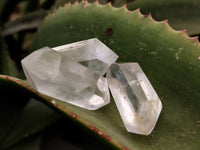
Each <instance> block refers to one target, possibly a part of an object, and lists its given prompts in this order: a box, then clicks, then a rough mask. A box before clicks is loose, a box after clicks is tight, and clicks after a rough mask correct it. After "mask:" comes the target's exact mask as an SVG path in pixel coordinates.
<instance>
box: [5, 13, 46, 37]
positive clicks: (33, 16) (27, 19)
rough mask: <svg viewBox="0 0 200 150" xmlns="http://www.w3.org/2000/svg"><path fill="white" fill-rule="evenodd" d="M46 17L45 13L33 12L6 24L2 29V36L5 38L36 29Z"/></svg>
mask: <svg viewBox="0 0 200 150" xmlns="http://www.w3.org/2000/svg"><path fill="white" fill-rule="evenodd" d="M46 15H47V12H46V11H39V12H33V13H30V14H27V15H24V16H23V17H21V18H19V19H17V20H14V21H11V22H8V23H6V24H5V26H4V28H3V29H2V35H3V36H7V35H11V34H14V33H17V32H20V31H23V30H31V29H36V28H38V26H39V25H40V24H41V23H42V22H43V20H44V18H45V17H46Z"/></svg>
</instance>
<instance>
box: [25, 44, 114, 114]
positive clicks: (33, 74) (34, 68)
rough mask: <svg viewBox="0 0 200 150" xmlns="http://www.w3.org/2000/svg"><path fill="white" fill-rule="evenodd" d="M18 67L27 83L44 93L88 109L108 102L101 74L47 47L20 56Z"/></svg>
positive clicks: (105, 82) (107, 93)
mask: <svg viewBox="0 0 200 150" xmlns="http://www.w3.org/2000/svg"><path fill="white" fill-rule="evenodd" d="M22 67H23V69H24V72H25V75H26V77H27V80H28V81H29V82H30V84H31V85H32V86H33V87H34V88H35V89H36V90H37V91H39V92H40V93H43V94H45V95H48V96H51V97H53V98H56V99H59V100H62V101H65V102H68V103H71V104H74V105H76V106H79V107H83V108H85V109H89V110H95V109H98V108H100V107H102V106H104V105H106V104H108V103H109V102H110V95H109V90H108V83H107V80H106V79H105V78H104V77H101V76H99V75H98V74H96V73H94V72H92V71H91V70H89V69H88V68H87V67H85V66H83V65H81V64H79V63H78V62H76V61H72V60H71V59H69V58H68V57H66V56H64V55H62V54H60V53H58V52H56V51H54V50H52V49H51V48H49V47H44V48H42V49H39V50H37V51H35V52H33V53H31V54H30V55H29V56H27V57H26V58H24V59H23V60H22Z"/></svg>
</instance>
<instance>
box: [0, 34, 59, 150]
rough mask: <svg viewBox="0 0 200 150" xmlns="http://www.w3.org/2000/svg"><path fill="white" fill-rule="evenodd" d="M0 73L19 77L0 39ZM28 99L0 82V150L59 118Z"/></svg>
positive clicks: (44, 107) (46, 108) (49, 110)
mask: <svg viewBox="0 0 200 150" xmlns="http://www.w3.org/2000/svg"><path fill="white" fill-rule="evenodd" d="M0 73H1V74H8V75H12V76H17V77H18V76H19V73H18V71H17V69H16V66H15V65H14V62H12V60H11V59H10V58H9V55H8V51H7V48H6V45H5V43H4V40H3V38H2V37H1V36H0ZM29 98H30V97H29V96H27V95H24V94H21V93H20V94H19V93H18V92H16V90H14V89H12V88H9V87H8V86H7V85H6V84H3V83H2V82H0V102H1V105H0V149H1V150H3V149H5V148H7V147H10V146H11V145H13V144H15V143H16V142H18V141H20V140H22V139H23V138H25V137H26V136H28V135H31V134H34V133H36V132H38V131H40V130H42V129H43V128H45V127H46V126H48V125H49V124H51V123H52V122H54V121H56V120H57V119H58V118H59V117H58V115H57V114H55V113H54V112H53V111H52V110H51V109H49V108H48V107H46V106H45V105H44V104H41V103H38V102H37V101H35V100H34V101H33V100H32V101H30V102H29V101H28V100H29Z"/></svg>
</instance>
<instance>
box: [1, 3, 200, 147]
mask: <svg viewBox="0 0 200 150" xmlns="http://www.w3.org/2000/svg"><path fill="white" fill-rule="evenodd" d="M83 20H84V22H83ZM93 37H97V38H99V39H100V40H101V41H103V42H104V43H105V44H106V45H108V46H109V47H110V48H111V49H112V50H114V51H115V52H116V53H117V54H118V55H119V56H120V57H119V60H118V61H121V62H122V61H123V62H138V63H139V64H140V65H141V67H142V68H143V70H144V72H145V74H146V75H147V77H148V78H149V80H150V81H151V83H152V85H153V87H154V88H155V90H156V91H157V93H158V95H159V97H160V99H161V101H162V103H163V111H162V113H161V116H160V118H159V120H158V123H157V125H156V128H155V130H154V131H153V132H152V134H151V135H149V136H141V135H136V134H131V133H128V132H127V131H126V129H125V127H124V125H123V123H122V121H121V118H120V116H119V113H118V110H117V109H116V106H115V104H114V102H113V100H111V103H110V104H109V105H107V106H105V107H103V108H101V109H99V110H97V111H88V110H85V109H81V108H78V107H76V106H73V105H70V104H68V103H64V102H61V101H59V100H56V99H51V98H49V97H47V96H44V95H42V94H39V93H38V92H36V91H35V90H34V89H32V88H31V87H30V86H29V84H28V83H27V82H26V81H23V80H19V79H16V78H12V77H8V76H1V78H0V83H5V84H7V85H10V86H11V87H12V88H14V89H16V90H19V91H21V92H23V93H27V94H29V95H30V96H32V97H34V98H35V99H38V100H40V101H42V102H44V103H46V104H47V105H49V106H50V107H52V108H53V109H55V110H57V111H60V112H62V113H63V114H65V115H66V116H69V117H71V118H73V120H75V121H77V123H79V124H81V125H83V126H85V127H86V128H87V129H90V130H92V131H93V132H94V133H96V134H97V135H99V136H100V137H102V138H103V139H105V141H107V142H108V143H111V144H113V146H115V147H116V148H119V149H124V150H125V149H134V150H137V149H140V150H141V149H145V150H146V149H147V150H155V149H164V150H165V149H169V147H170V149H177V150H178V149H185V150H187V149H188V150H190V149H199V148H200V141H199V139H200V132H199V122H200V119H199V114H200V101H199V98H200V93H199V85H200V79H199V75H200V65H199V63H200V60H199V59H200V57H199V56H200V45H199V43H198V41H197V40H196V39H194V38H189V37H188V36H187V35H186V34H185V33H184V32H178V31H174V30H172V29H171V28H170V27H169V26H168V24H167V23H166V22H165V21H164V22H155V21H154V20H153V19H152V18H151V16H147V17H145V16H143V15H141V13H140V12H139V11H138V10H136V11H133V12H130V11H128V10H127V9H126V8H124V7H123V8H113V7H112V6H111V5H110V4H108V5H106V6H101V5H99V4H98V3H94V4H88V3H86V2H83V3H80V4H78V3H75V4H74V5H66V6H64V7H63V8H60V9H58V10H57V11H55V12H54V13H53V14H51V15H49V16H48V17H47V18H46V19H45V21H44V23H43V25H42V26H41V27H40V29H39V31H38V33H37V35H36V37H35V40H34V42H33V46H32V49H33V50H35V49H38V48H41V47H44V46H50V47H54V46H58V45H61V44H66V43H71V42H75V41H80V40H85V39H89V38H93ZM77 136H78V135H77Z"/></svg>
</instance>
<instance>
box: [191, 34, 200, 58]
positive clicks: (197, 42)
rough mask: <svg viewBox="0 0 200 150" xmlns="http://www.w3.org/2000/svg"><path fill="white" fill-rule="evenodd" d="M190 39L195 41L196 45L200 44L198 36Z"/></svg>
mask: <svg viewBox="0 0 200 150" xmlns="http://www.w3.org/2000/svg"><path fill="white" fill-rule="evenodd" d="M189 38H190V39H191V40H193V41H194V44H200V42H199V37H198V36H194V37H189ZM199 59H200V57H199Z"/></svg>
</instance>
